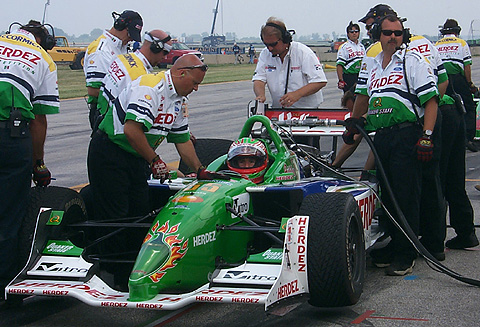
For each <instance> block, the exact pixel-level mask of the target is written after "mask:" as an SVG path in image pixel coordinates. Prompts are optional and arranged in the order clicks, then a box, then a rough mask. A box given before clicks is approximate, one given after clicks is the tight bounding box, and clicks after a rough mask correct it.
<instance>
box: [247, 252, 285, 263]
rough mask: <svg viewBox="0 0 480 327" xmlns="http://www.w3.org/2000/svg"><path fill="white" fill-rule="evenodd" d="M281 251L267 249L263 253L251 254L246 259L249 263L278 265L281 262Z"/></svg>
mask: <svg viewBox="0 0 480 327" xmlns="http://www.w3.org/2000/svg"><path fill="white" fill-rule="evenodd" d="M282 255H283V251H282V249H268V250H267V251H265V252H263V253H258V254H252V255H250V256H249V257H248V261H249V262H265V263H279V262H281V260H282Z"/></svg>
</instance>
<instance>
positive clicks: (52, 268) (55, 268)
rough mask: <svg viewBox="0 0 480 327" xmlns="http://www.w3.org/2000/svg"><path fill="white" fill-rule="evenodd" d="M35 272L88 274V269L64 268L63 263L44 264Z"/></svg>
mask: <svg viewBox="0 0 480 327" xmlns="http://www.w3.org/2000/svg"><path fill="white" fill-rule="evenodd" d="M35 271H49V272H66V273H85V274H86V273H87V272H88V268H79V267H69V266H64V265H63V263H61V262H42V263H40V264H39V265H38V267H37V268H36V269H35Z"/></svg>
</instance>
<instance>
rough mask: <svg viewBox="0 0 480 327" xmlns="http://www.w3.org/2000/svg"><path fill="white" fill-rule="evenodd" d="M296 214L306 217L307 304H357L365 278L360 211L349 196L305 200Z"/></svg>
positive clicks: (318, 196)
mask: <svg viewBox="0 0 480 327" xmlns="http://www.w3.org/2000/svg"><path fill="white" fill-rule="evenodd" d="M299 215H308V216H310V219H309V227H308V243H307V244H308V245H307V276H308V287H309V292H310V300H309V303H310V304H311V305H313V306H316V307H341V306H347V305H353V304H355V303H357V301H358V300H359V298H360V295H361V294H362V291H363V283H364V279H365V269H366V266H365V263H366V257H365V241H364V232H363V224H362V219H361V215H360V209H359V208H358V205H357V202H356V201H355V199H354V198H353V196H352V195H351V194H348V193H318V194H311V195H308V196H307V197H305V199H304V200H303V202H302V205H301V207H300V210H299Z"/></svg>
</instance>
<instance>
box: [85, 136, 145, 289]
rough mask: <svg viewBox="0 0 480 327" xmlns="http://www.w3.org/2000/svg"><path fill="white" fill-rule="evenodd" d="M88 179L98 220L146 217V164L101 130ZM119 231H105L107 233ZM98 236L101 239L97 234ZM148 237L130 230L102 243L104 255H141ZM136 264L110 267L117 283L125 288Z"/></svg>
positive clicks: (91, 154) (94, 139) (90, 154)
mask: <svg viewBox="0 0 480 327" xmlns="http://www.w3.org/2000/svg"><path fill="white" fill-rule="evenodd" d="M87 165H88V178H89V181H90V185H91V188H92V193H93V196H94V197H95V204H94V212H95V217H94V219H95V220H109V219H119V218H125V217H137V216H144V215H146V214H147V213H148V212H149V197H148V185H147V174H146V171H147V170H146V165H147V163H146V162H145V160H144V159H143V158H139V157H136V156H134V155H132V154H129V153H128V152H126V151H124V150H122V149H121V148H120V147H118V146H117V145H116V144H114V143H113V142H112V141H110V139H109V138H108V136H107V135H106V134H105V133H104V132H101V131H97V132H95V133H94V134H93V137H92V139H91V141H90V146H89V148H88V158H87ZM113 230H115V229H111V230H103V231H104V233H102V234H105V233H108V232H112V231H113ZM97 234H98V235H96V236H97V237H99V236H101V235H100V233H99V231H97ZM144 237H145V235H144V234H143V233H142V232H141V230H138V229H126V230H123V231H122V232H121V233H119V234H117V235H115V236H113V237H111V238H109V239H107V240H105V241H104V242H102V243H101V244H99V247H98V251H99V252H100V254H101V255H102V256H105V255H108V256H110V257H111V258H115V257H117V258H123V259H125V258H129V259H130V258H131V254H129V253H128V252H135V253H136V252H138V250H139V249H140V246H141V244H142V241H143V238H144ZM132 266H133V265H125V264H113V265H112V264H110V265H108V266H107V271H109V272H112V273H114V274H115V283H116V284H120V285H123V286H125V285H126V282H127V281H128V275H129V273H130V271H131V268H132Z"/></svg>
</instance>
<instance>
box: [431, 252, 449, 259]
mask: <svg viewBox="0 0 480 327" xmlns="http://www.w3.org/2000/svg"><path fill="white" fill-rule="evenodd" d="M429 252H430V251H429ZM430 254H431V255H432V256H433V257H434V258H435V259H437V260H438V261H445V252H430Z"/></svg>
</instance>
